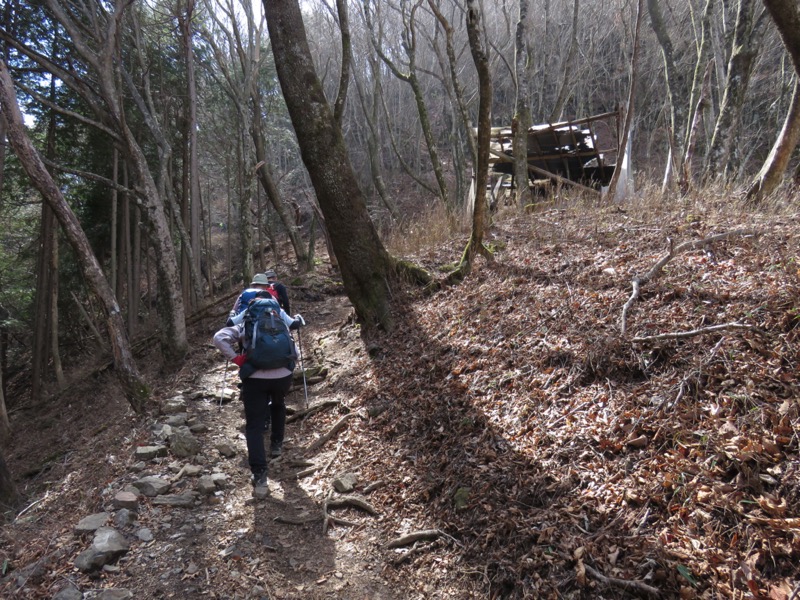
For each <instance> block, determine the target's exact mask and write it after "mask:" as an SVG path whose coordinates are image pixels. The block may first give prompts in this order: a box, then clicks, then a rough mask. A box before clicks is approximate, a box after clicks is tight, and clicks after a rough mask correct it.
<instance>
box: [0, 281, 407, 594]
mask: <svg viewBox="0 0 800 600" xmlns="http://www.w3.org/2000/svg"><path fill="white" fill-rule="evenodd" d="M351 310H352V309H351V307H350V305H349V302H348V301H347V299H346V298H345V297H344V296H326V297H324V298H321V299H320V300H316V301H313V302H312V301H308V302H302V301H299V302H298V301H296V302H295V311H299V312H301V313H302V314H304V316H305V317H306V320H307V321H308V323H309V326H308V327H307V328H305V329H304V330H303V331H302V337H301V348H302V351H303V352H304V362H305V366H306V367H307V368H308V367H312V366H315V365H316V366H325V367H328V369H329V373H328V377H327V378H325V379H324V380H323V381H321V382H316V383H315V384H312V385H309V386H308V387H307V393H308V398H307V399H306V394H305V393H304V387H303V385H302V383H300V384H298V385H296V386H295V388H294V389H293V391H292V392H290V394H289V395H288V397H287V408H288V411H289V413H290V417H289V419H290V422H289V424H288V425H287V431H286V440H285V444H284V455H283V456H282V457H280V458H279V459H275V460H273V461H272V462H271V464H270V474H269V477H270V483H269V487H270V495H269V497H268V498H266V499H265V500H254V499H253V498H252V488H251V484H250V474H249V470H248V468H247V461H246V449H245V442H244V435H243V426H244V417H243V411H242V409H241V402H240V400H239V399H238V390H236V383H237V382H238V377H237V376H236V373H235V369H234V368H227V369H226V367H225V363H224V362H223V360H222V358H221V355H220V354H219V353H218V352H217V350H216V349H215V348H213V346H211V345H210V344H209V343H208V340H210V333H208V332H213V329H214V328H215V325H214V323H211V322H209V323H207V324H206V325H205V326H204V329H207V332H206V331H204V332H198V333H197V334H196V335H197V337H196V339H195V344H194V350H193V355H192V356H191V357H190V360H189V361H187V365H186V366H185V367H184V369H183V370H182V371H181V372H180V373H179V374H178V375H177V376H176V377H175V378H174V379H173V380H172V381H171V382H170V383H171V384H172V385H171V386H170V389H165V388H161V389H159V390H158V395H159V397H160V398H161V399H162V401H163V400H165V399H167V398H169V397H171V396H174V395H176V394H177V395H181V394H182V395H183V397H184V398H187V399H189V401H188V406H187V412H188V416H189V417H190V418H194V419H196V420H197V421H199V422H201V423H203V424H205V425H206V426H207V427H208V430H207V431H206V432H205V433H202V434H199V435H198V438H199V439H200V441H201V443H202V450H201V452H200V454H199V455H198V456H196V457H193V458H191V459H176V458H175V457H173V456H168V457H165V458H162V459H155V460H153V461H148V462H147V464H144V465H143V464H141V463H140V464H139V465H138V466H137V465H136V462H137V461H136V459H135V458H134V456H133V454H134V452H133V451H134V450H135V447H136V446H141V445H146V444H148V443H150V442H151V441H152V425H153V424H154V423H156V422H163V421H164V419H165V418H166V415H162V416H160V417H157V418H156V419H155V420H154V419H152V418H151V419H147V420H141V419H139V420H135V421H134V424H133V429H126V428H127V427H130V421H129V418H130V415H127V416H125V417H121V418H120V419H119V420H118V422H117V423H115V425H112V426H111V427H106V426H103V425H101V426H100V431H101V433H100V434H99V435H97V436H95V445H94V446H92V447H90V448H89V447H82V448H79V449H76V453H77V454H78V455H79V456H80V458H77V457H75V456H73V457H71V458H72V459H75V458H77V460H71V461H70V462H71V463H73V464H71V465H70V466H67V465H66V464H65V465H64V466H65V468H64V469H63V470H61V469H54V470H53V471H51V472H50V473H49V477H48V479H49V480H50V481H51V483H53V482H57V483H58V485H59V488H60V493H61V496H60V497H59V499H58V500H56V501H55V502H51V501H50V500H48V497H49V493H48V492H47V491H44V492H43V493H44V497H43V498H40V499H39V500H38V501H36V503H35V504H34V505H33V506H32V507H31V509H30V512H29V514H28V515H26V516H25V517H23V518H22V519H20V520H18V521H17V522H15V523H14V524H12V525H10V526H8V527H6V528H5V529H4V532H3V533H4V539H3V540H2V545H0V550H1V551H2V554H3V557H4V558H6V559H7V560H8V566H9V567H10V570H11V573H10V574H9V575H8V576H6V577H4V578H3V579H0V592H2V593H0V595H2V596H3V597H18V598H53V597H58V598H62V599H63V598H104V597H105V598H109V597H112V596H111V595H109V594H114V593H115V594H117V595H115V596H113V597H115V598H116V597H132V598H206V597H209V598H276V599H277V598H280V599H293V598H297V599H299V598H303V599H311V600H313V599H317V598H342V599H351V598H352V599H354V600H355V599H359V600H361V599H365V598H370V599H386V600H393V599H395V598H409V597H414V595H415V594H413V593H412V592H411V591H410V590H403V589H400V588H398V586H397V584H396V582H389V581H387V580H386V579H384V577H383V576H382V574H381V571H382V568H383V560H382V558H381V556H380V554H381V553H380V547H381V546H382V545H383V544H384V543H385V542H384V540H383V539H382V536H381V535H380V533H379V532H378V531H376V530H375V526H376V524H377V523H379V522H380V519H381V516H380V514H378V515H375V516H371V515H369V514H367V513H365V512H363V511H362V510H359V509H357V508H353V507H345V508H336V509H330V510H329V511H328V514H329V515H331V516H333V517H334V518H338V521H331V522H329V523H328V527H327V531H326V532H325V533H323V509H322V507H323V505H324V502H325V499H326V497H327V498H330V497H332V496H334V495H335V496H340V495H339V494H335V493H334V492H333V488H332V485H331V482H332V480H333V478H334V477H335V476H336V475H337V474H339V473H341V472H342V469H343V467H344V466H347V467H350V468H348V469H347V470H354V472H356V473H357V472H358V469H357V465H343V464H342V463H341V462H340V460H339V453H340V451H341V449H342V444H341V442H339V441H337V438H336V437H335V436H334V437H333V438H332V439H331V440H330V441H328V442H326V443H324V444H321V445H320V446H319V447H318V448H316V449H315V450H313V451H309V452H306V451H305V450H304V449H305V448H306V447H308V446H309V444H311V443H312V442H313V441H314V440H315V439H317V438H318V436H320V435H321V434H323V433H324V432H326V431H327V430H328V428H329V427H330V424H331V423H332V422H334V421H335V420H338V419H339V418H341V416H343V415H344V414H346V413H347V412H348V398H347V394H346V391H344V390H343V389H342V388H343V387H345V388H346V381H347V380H346V377H345V378H344V379H342V374H343V373H346V371H347V364H348V362H349V360H350V358H351V357H353V356H355V353H356V352H357V351H358V350H357V348H359V347H360V340H358V338H357V329H356V328H354V327H345V328H343V327H342V326H343V325H344V324H345V322H346V320H347V318H348V316H349V314H350V312H351ZM204 342H205V343H204ZM340 382H342V383H344V386H342V385H340ZM225 388H228V390H229V392H232V393H233V395H234V399H233V400H232V401H226V402H224V403H223V404H222V405H220V403H219V398H220V392H221V390H223V389H225ZM222 395H223V396H224V395H225V393H223V394H222ZM192 398H193V399H192ZM333 401H335V402H338V404H336V405H332V406H329V407H328V408H326V409H323V410H321V411H319V412H317V413H313V414H311V415H309V416H307V417H305V418H299V419H296V420H292V419H293V417H292V416H291V414H292V413H296V412H297V411H302V410H303V409H305V408H306V406H307V402H308V403H309V404H311V405H312V406H313V405H315V404H316V403H326V404H327V403H330V404H333ZM86 408H87V411H91V407H90V406H87V407H86ZM107 417H108V415H106V418H107ZM88 418H90V415H88V416H87V419H88ZM126 422H127V425H126ZM81 423H82V426H83V427H86V426H87V424H88V421H86V420H84V421H81ZM73 435H74V436H75V438H77V439H73V443H74V444H77V443H79V442H80V438H81V434H80V433H76V434H73ZM122 435H126V437H125V439H121V436H122ZM114 439H116V448H115V450H116V455H111V454H109V455H107V456H106V460H105V461H104V462H105V463H107V464H105V465H104V464H100V465H97V468H96V469H93V468H88V469H87V468H86V467H89V466H92V464H93V462H95V461H96V460H97V456H94V457H92V456H91V454H92V452H97V451H99V452H104V451H105V449H106V448H107V447H111V448H114V441H112V440H114ZM84 441H85V440H84ZM225 442H227V443H228V444H229V445H231V446H233V448H234V449H235V451H236V452H235V455H233V456H228V457H226V456H224V455H223V454H222V453H220V452H219V450H218V446H219V444H221V443H225ZM48 445H49V444H48ZM84 453H88V454H84ZM22 454H24V453H23V452H21V453H20V456H22ZM101 462H103V461H101ZM108 463H112V464H111V466H110V467H109V468H108V469H107V468H106V467H107V466H108ZM186 463H194V464H198V465H200V466H202V468H203V471H202V472H203V474H210V473H221V474H223V475H225V476H226V481H227V483H226V484H225V485H224V488H223V489H220V490H218V491H217V492H215V493H213V494H210V495H206V496H203V495H200V496H199V497H200V498H201V501H199V502H195V504H194V506H192V507H189V508H180V507H174V506H157V505H156V504H155V503H154V502H153V503H151V502H150V501H151V500H153V499H152V498H149V499H148V498H140V505H139V509H138V518H137V519H136V521H135V522H133V523H132V524H130V525H127V526H117V527H118V529H119V530H120V531H121V532H122V533H123V534H124V535H125V537H126V539H127V540H128V541H129V542H130V550H129V551H128V552H127V553H126V554H125V555H124V556H123V557H122V558H120V559H119V560H118V561H115V562H114V563H112V564H110V565H108V566H106V567H105V568H104V569H103V570H101V571H99V572H98V573H91V574H85V573H82V572H79V571H78V570H77V569H75V568H74V561H75V558H76V556H77V555H78V554H79V553H80V552H81V551H83V550H84V549H85V548H86V547H87V546H89V545H90V544H91V536H88V535H84V536H76V535H75V534H74V533H73V532H72V528H73V527H74V526H75V523H77V522H78V521H79V520H80V519H81V518H83V517H84V516H86V515H88V514H90V513H92V512H96V511H102V510H108V511H109V514H110V516H109V523H108V525H109V526H114V523H112V522H111V520H112V519H113V518H114V516H115V514H116V511H114V510H113V507H112V506H111V499H112V498H113V497H114V495H115V494H116V493H117V492H119V491H120V490H122V489H124V488H125V487H126V486H130V484H131V483H132V482H133V481H134V480H136V479H139V478H141V477H144V476H148V475H151V476H160V477H165V478H169V477H170V476H173V477H174V480H173V481H174V483H173V487H172V489H171V490H170V491H171V493H174V494H180V493H184V492H187V491H190V490H192V489H193V488H194V487H195V486H196V485H197V483H196V482H197V480H196V479H195V478H188V477H180V476H176V475H175V471H177V470H178V469H179V468H180V466H182V465H183V464H186ZM81 465H82V466H83V468H84V470H85V471H88V472H89V473H88V474H80V475H78V476H76V477H75V478H74V479H73V481H72V482H70V481H69V475H67V479H66V480H63V479H61V477H62V476H63V475H64V474H65V472H66V471H67V470H69V469H70V468H78V467H80V466H81ZM352 467H355V469H352ZM314 468H316V469H317V470H316V471H315V472H313V473H311V474H308V475H304V474H303V473H302V471H304V470H305V471H309V470H313V469H314ZM56 470H58V473H56V472H55V471H56ZM298 473H300V475H299V476H298ZM73 475H76V474H75V473H73ZM41 483H42V482H41V481H40V482H39V484H41ZM368 483H369V482H365V481H359V482H358V483H357V485H356V490H355V491H354V492H353V493H354V494H361V493H363V488H364V486H365V485H367V484H368ZM78 496H81V497H80V498H79V497H78ZM364 498H365V499H366V500H367V501H368V498H367V497H366V496H365V497H364ZM54 532H57V533H54ZM22 540H24V542H23V544H22V545H21V544H20V542H21V541H22ZM23 546H24V547H23ZM376 550H377V551H378V552H377V553H376ZM112 589H113V590H114V592H112V591H111V590H112ZM123 590H125V591H127V593H130V596H128V595H126V592H123ZM59 594H60V595H59ZM119 594H122V595H119Z"/></svg>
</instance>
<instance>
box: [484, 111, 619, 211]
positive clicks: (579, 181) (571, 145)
mask: <svg viewBox="0 0 800 600" xmlns="http://www.w3.org/2000/svg"><path fill="white" fill-rule="evenodd" d="M619 117H620V115H619V113H618V112H609V113H603V114H599V115H594V116H591V117H586V118H583V119H575V120H571V121H561V122H559V123H545V124H540V125H534V126H532V127H531V128H530V129H529V130H528V175H529V177H528V182H527V184H528V185H529V186H530V187H531V190H532V191H533V192H534V193H536V194H541V193H542V190H543V189H545V188H547V187H549V186H551V185H552V184H553V183H557V184H560V185H566V186H573V187H577V188H580V189H583V190H585V191H587V192H590V193H593V194H599V193H600V190H601V189H602V188H603V187H604V186H607V185H608V183H609V182H610V181H611V176H612V175H613V174H614V169H615V167H616V164H617V154H618V145H619V142H618V139H619V133H618V130H619V126H620V118H619ZM489 152H490V157H489V182H488V186H489V192H490V193H491V200H490V202H491V204H493V205H496V204H497V202H498V201H499V200H500V199H501V195H510V190H511V189H513V188H514V186H515V185H516V182H515V181H514V178H513V168H514V167H513V160H514V158H513V136H512V129H511V127H494V128H492V137H491V146H490V150H489ZM503 190H505V194H503Z"/></svg>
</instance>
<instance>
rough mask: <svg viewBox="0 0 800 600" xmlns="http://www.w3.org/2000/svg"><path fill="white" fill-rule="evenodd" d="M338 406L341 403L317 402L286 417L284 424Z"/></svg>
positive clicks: (334, 401)
mask: <svg viewBox="0 0 800 600" xmlns="http://www.w3.org/2000/svg"><path fill="white" fill-rule="evenodd" d="M340 404H341V402H339V401H338V400H325V401H323V402H318V403H317V404H312V405H311V406H309V407H308V408H305V409H303V410H298V411H297V412H295V413H294V414H292V415H289V416H288V417H286V422H287V423H293V422H294V421H297V420H298V419H302V418H303V417H307V416H309V415H313V414H314V413H316V412H319V411H321V410H323V409H326V408H330V407H332V406H339V405H340Z"/></svg>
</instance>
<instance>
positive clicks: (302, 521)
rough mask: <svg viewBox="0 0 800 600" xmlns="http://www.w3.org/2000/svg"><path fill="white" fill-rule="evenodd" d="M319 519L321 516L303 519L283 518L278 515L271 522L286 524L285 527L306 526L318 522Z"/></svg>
mask: <svg viewBox="0 0 800 600" xmlns="http://www.w3.org/2000/svg"><path fill="white" fill-rule="evenodd" d="M320 519H322V515H305V516H303V517H284V516H283V515H278V516H277V517H275V518H274V519H273V521H275V522H276V523H286V524H287V525H306V524H308V523H314V522H316V521H319V520H320Z"/></svg>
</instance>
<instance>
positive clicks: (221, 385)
mask: <svg viewBox="0 0 800 600" xmlns="http://www.w3.org/2000/svg"><path fill="white" fill-rule="evenodd" d="M230 362H231V361H230V360H228V359H225V371H224V373H223V374H222V381H220V382H219V408H218V410H217V412H222V396H223V395H224V394H225V380H226V379H228V365H229V364H230Z"/></svg>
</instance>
